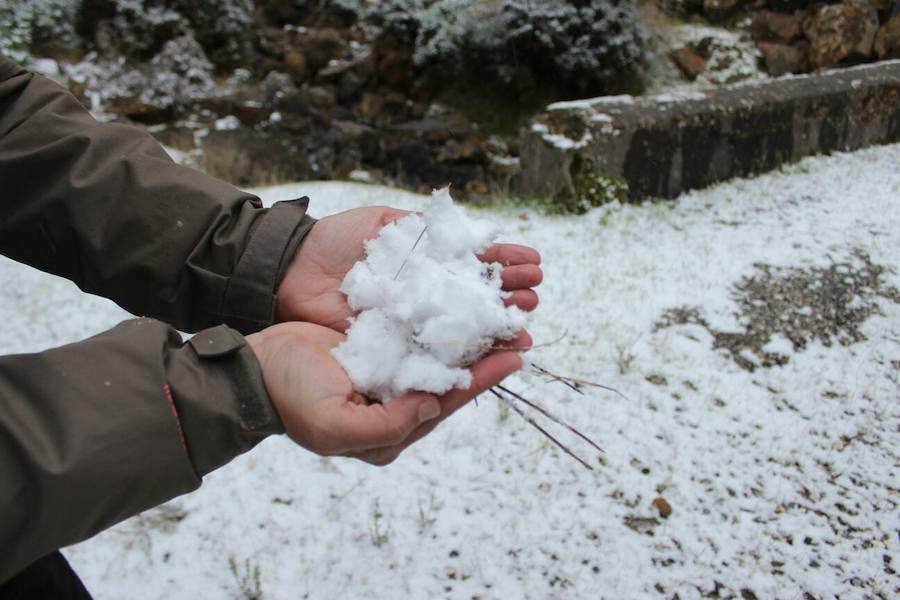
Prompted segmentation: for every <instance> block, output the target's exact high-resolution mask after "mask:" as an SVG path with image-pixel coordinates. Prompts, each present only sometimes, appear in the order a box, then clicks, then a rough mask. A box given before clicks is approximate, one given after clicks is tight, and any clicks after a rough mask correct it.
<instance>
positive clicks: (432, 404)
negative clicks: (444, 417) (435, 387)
mask: <svg viewBox="0 0 900 600" xmlns="http://www.w3.org/2000/svg"><path fill="white" fill-rule="evenodd" d="M440 414H441V403H440V402H438V401H437V399H436V398H431V399H429V400H426V401H425V402H423V403H422V404H420V405H419V423H424V422H425V421H430V420H432V419H436V418H437V417H439V416H440Z"/></svg>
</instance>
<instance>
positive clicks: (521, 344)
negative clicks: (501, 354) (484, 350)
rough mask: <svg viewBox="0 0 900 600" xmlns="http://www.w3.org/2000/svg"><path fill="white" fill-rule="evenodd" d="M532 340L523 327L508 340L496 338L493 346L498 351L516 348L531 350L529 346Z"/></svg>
mask: <svg viewBox="0 0 900 600" xmlns="http://www.w3.org/2000/svg"><path fill="white" fill-rule="evenodd" d="M533 344H534V342H533V341H532V339H531V334H530V333H528V331H526V330H525V329H522V330H520V331H519V333H517V334H516V337H514V338H512V339H509V340H497V341H496V342H495V343H494V348H496V349H497V350H498V351H502V350H516V351H518V352H525V351H527V350H531V346H532V345H533Z"/></svg>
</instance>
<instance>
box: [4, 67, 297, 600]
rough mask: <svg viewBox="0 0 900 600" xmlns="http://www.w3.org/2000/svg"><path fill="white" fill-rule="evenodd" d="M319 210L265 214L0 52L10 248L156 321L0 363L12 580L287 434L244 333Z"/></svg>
mask: <svg viewBox="0 0 900 600" xmlns="http://www.w3.org/2000/svg"><path fill="white" fill-rule="evenodd" d="M306 204H307V201H306V199H305V198H304V199H301V200H295V201H290V202H282V203H278V204H276V205H275V206H274V207H273V208H271V209H265V208H263V207H262V204H261V202H260V201H259V199H258V198H256V197H254V196H253V195H251V194H247V193H245V192H242V191H240V190H238V189H236V188H234V187H232V186H230V185H228V184H226V183H223V182H221V181H218V180H216V179H213V178H211V177H208V176H206V175H204V174H202V173H200V172H197V171H194V170H192V169H189V168H186V167H182V166H179V165H177V164H175V163H174V162H173V161H172V160H171V159H170V158H169V156H168V155H167V154H166V153H165V151H164V150H163V149H162V148H161V147H160V145H159V144H157V143H156V142H155V141H154V140H153V139H152V138H151V137H150V136H149V135H148V134H147V133H146V132H144V131H143V130H141V129H138V128H134V127H130V126H125V125H117V124H108V123H98V122H96V121H95V120H94V119H93V118H92V117H91V116H90V115H89V113H88V112H87V111H86V110H85V109H84V108H82V106H81V105H80V104H79V103H78V102H77V101H76V100H75V98H74V97H73V96H71V95H70V94H69V93H68V92H67V91H66V90H64V89H63V88H61V87H60V86H58V85H56V84H55V83H53V82H51V81H50V80H48V79H45V78H43V77H41V76H38V75H35V74H33V73H29V72H27V71H26V70H24V69H22V68H21V67H19V66H18V65H16V64H15V63H12V62H10V61H9V60H7V59H5V58H3V57H0V254H3V255H5V256H7V257H9V258H11V259H13V260H16V261H19V262H22V263H25V264H28V265H31V266H33V267H36V268H38V269H41V270H42V271H46V272H48V273H53V274H55V275H59V276H61V277H65V278H67V279H71V280H72V281H73V282H75V283H76V284H77V285H78V287H80V288H81V289H82V290H84V291H86V292H90V293H92V294H98V295H100V296H105V297H107V298H110V299H112V300H114V301H115V302H116V303H118V304H119V305H120V306H122V307H123V308H125V309H126V310H128V311H130V312H131V313H133V314H135V315H141V316H146V317H150V318H138V319H135V320H131V321H127V322H125V323H122V324H121V325H119V326H117V327H115V328H113V329H112V330H110V331H108V332H105V333H102V334H100V335H98V336H96V337H93V338H91V339H88V340H85V341H83V342H79V343H76V344H71V345H68V346H64V347H62V348H55V349H52V350H47V351H45V352H41V353H38V354H26V355H18V356H4V357H0V583H2V582H3V581H5V580H7V579H9V578H10V577H11V576H13V575H14V574H16V573H17V572H18V571H20V570H21V569H23V568H24V567H26V566H27V565H28V564H30V563H31V562H32V561H34V560H35V559H37V558H39V557H41V556H43V555H45V554H47V553H48V552H50V551H52V550H55V549H56V548H59V547H61V546H66V545H68V544H72V543H75V542H78V541H80V540H83V539H85V538H88V537H90V536H91V535H93V534H95V533H97V532H98V531H100V530H102V529H104V528H106V527H109V526H110V525H112V524H114V523H116V522H118V521H121V520H122V519H125V518H127V517H129V516H131V515H133V514H135V513H138V512H140V511H142V510H145V509H147V508H149V507H152V506H155V505H157V504H160V503H162V502H165V501H166V500H169V499H170V498H173V497H175V496H178V495H179V494H183V493H185V492H188V491H191V490H193V489H195V488H197V487H198V486H199V485H200V478H201V477H202V476H203V475H205V474H206V473H208V472H209V471H211V470H213V469H215V468H216V467H218V466H221V465H223V464H225V463H226V462H228V461H229V460H231V459H232V458H233V457H235V456H236V455H238V454H240V453H241V452H244V451H246V450H248V449H250V448H252V447H253V446H254V445H255V444H257V443H258V442H259V441H260V440H262V439H263V438H264V437H266V436H267V435H269V434H272V433H278V432H281V431H283V427H282V424H281V422H280V420H279V418H278V415H277V414H276V413H275V411H274V410H273V408H272V405H271V402H270V400H269V398H268V396H267V394H266V391H265V387H264V386H263V383H262V377H261V373H260V368H259V364H258V362H257V361H256V358H255V356H254V354H253V352H252V350H251V349H250V348H249V346H247V345H246V343H245V341H244V338H243V337H242V335H241V334H240V333H238V331H240V332H241V333H249V332H252V331H256V330H258V329H261V328H263V327H265V326H267V325H269V324H271V323H272V321H273V318H274V310H275V308H274V307H275V291H276V287H277V285H278V283H279V281H280V277H281V275H282V274H283V270H284V269H285V267H286V265H287V263H288V262H289V260H290V258H291V257H292V256H293V254H294V252H295V251H296V249H297V247H298V245H299V243H300V241H301V239H302V238H303V236H304V235H305V234H306V233H307V232H308V231H309V229H310V228H311V227H312V225H313V223H314V220H313V219H311V218H310V217H308V216H306V214H305V213H306ZM0 285H2V283H0ZM153 319H160V321H156V320H153ZM163 322H165V323H168V324H169V325H166V324H164V323H163ZM223 324H227V325H229V326H230V327H227V326H224V325H223ZM170 325H171V326H174V327H177V328H179V329H181V330H184V331H191V332H193V331H199V333H198V334H197V335H196V336H194V337H193V338H191V339H190V341H189V342H187V343H186V344H185V343H183V342H182V340H181V337H180V336H179V335H178V333H176V331H175V329H173V328H172V327H171V326H170ZM232 328H234V329H232ZM235 330H237V331H235ZM0 335H2V334H0Z"/></svg>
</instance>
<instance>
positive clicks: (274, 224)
mask: <svg viewBox="0 0 900 600" xmlns="http://www.w3.org/2000/svg"><path fill="white" fill-rule="evenodd" d="M308 205H309V198H305V197H304V198H300V199H298V200H290V201H287V202H277V203H275V205H274V206H273V207H272V208H270V209H269V210H268V212H267V213H266V215H265V216H264V217H263V218H262V220H261V222H260V223H259V225H257V227H256V228H255V230H254V231H253V234H252V236H251V238H250V241H249V242H248V243H247V247H246V248H245V249H244V252H243V254H242V255H241V258H240V260H239V261H238V264H237V266H236V267H235V269H234V273H233V274H232V276H231V279H230V281H229V284H228V287H227V289H226V290H225V297H224V300H223V304H222V315H223V317H224V318H225V320H226V321H227V322H228V324H229V325H231V326H232V327H234V328H235V329H237V330H239V331H240V332H241V333H245V334H247V333H253V332H255V331H259V330H260V329H263V328H265V327H268V326H269V325H271V324H272V323H273V322H274V321H275V301H276V292H277V290H278V284H279V283H281V279H282V277H283V276H284V271H285V269H287V266H288V264H290V261H291V258H292V257H293V256H294V253H295V252H296V251H297V247H298V246H299V245H300V242H301V241H302V240H303V238H304V237H305V236H306V234H307V233H309V231H310V229H312V226H313V225H314V224H315V222H316V220H315V219H313V218H312V217H310V216H308V215H307V214H306V209H307V206H308Z"/></svg>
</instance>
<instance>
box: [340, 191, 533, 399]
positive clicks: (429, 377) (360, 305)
mask: <svg viewBox="0 0 900 600" xmlns="http://www.w3.org/2000/svg"><path fill="white" fill-rule="evenodd" d="M497 233H498V230H497V228H496V226H495V225H494V224H493V223H491V222H490V221H485V220H477V219H473V218H471V217H469V216H467V215H466V213H465V212H464V211H463V210H462V209H461V208H460V207H458V206H456V205H454V204H453V200H452V199H451V198H450V191H449V189H443V190H437V191H435V192H434V194H433V195H432V202H431V205H430V206H429V208H428V209H427V210H426V211H425V213H424V214H422V215H418V214H411V215H409V216H407V217H404V218H403V219H400V220H399V221H396V222H394V223H391V224H390V225H388V226H386V227H385V228H384V229H382V231H381V234H380V235H379V236H378V238H376V239H374V240H369V241H368V242H366V258H365V260H363V261H360V262H359V263H357V264H356V265H355V266H354V267H353V268H352V269H351V270H350V272H349V273H347V277H346V278H345V279H344V283H343V285H342V286H341V291H342V292H344V293H345V294H347V299H348V302H349V303H350V306H351V307H352V308H353V309H354V310H359V311H361V312H360V313H359V315H358V316H357V317H355V318H354V319H353V320H352V324H351V326H350V329H349V330H348V332H347V339H346V341H345V342H343V343H342V344H341V345H339V346H338V347H337V348H335V349H334V351H333V354H334V356H335V358H337V360H338V361H339V362H340V363H341V365H342V366H343V367H344V369H345V370H346V371H347V373H348V375H349V376H350V379H351V381H353V385H354V387H355V388H356V389H357V390H358V391H359V392H361V393H363V394H366V395H368V396H371V397H374V398H378V399H380V400H382V401H388V400H390V399H391V398H395V397H397V396H399V395H401V394H403V393H405V392H407V391H410V390H421V391H427V392H433V393H436V394H442V393H445V392H447V391H449V390H450V389H452V388H454V387H467V386H468V385H469V384H470V383H471V374H470V373H469V371H468V370H467V369H466V368H465V367H467V366H468V365H470V364H472V363H473V362H474V361H476V360H477V359H478V358H479V357H481V356H482V355H484V354H485V353H486V351H487V350H489V349H490V348H491V346H492V344H493V343H494V340H496V339H510V338H512V337H514V336H515V335H516V333H517V332H518V331H519V330H520V329H521V328H522V326H523V325H524V315H523V314H522V312H521V311H520V310H519V309H517V308H515V307H509V308H507V307H505V306H504V304H503V292H502V291H501V281H500V265H497V264H486V263H484V262H482V261H480V260H479V259H478V258H477V257H476V255H475V254H476V253H477V252H480V251H482V250H484V249H486V248H487V247H488V246H489V245H490V243H491V242H492V241H493V240H494V239H495V237H496V235H497Z"/></svg>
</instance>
